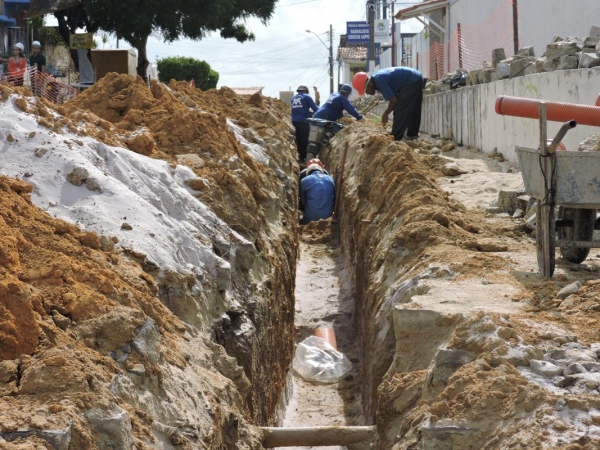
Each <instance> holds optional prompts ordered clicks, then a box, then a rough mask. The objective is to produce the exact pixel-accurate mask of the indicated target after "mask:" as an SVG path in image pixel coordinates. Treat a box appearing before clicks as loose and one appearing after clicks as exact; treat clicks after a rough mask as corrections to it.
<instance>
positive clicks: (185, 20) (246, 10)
mask: <svg viewBox="0 0 600 450" xmlns="http://www.w3.org/2000/svg"><path fill="white" fill-rule="evenodd" d="M82 1H83V5H84V7H85V11H86V13H87V15H88V18H89V20H88V22H89V24H90V25H92V26H95V27H96V29H97V28H102V29H103V30H106V31H109V32H112V33H115V34H116V35H117V37H118V38H120V39H124V40H126V41H127V42H129V43H130V44H131V45H132V46H133V47H134V48H136V49H137V51H138V65H137V73H138V75H140V76H141V77H143V78H146V71H147V68H148V65H149V61H148V57H147V52H146V44H147V42H148V37H149V36H150V35H151V34H152V33H156V34H158V35H160V36H162V37H163V38H164V39H165V41H167V42H173V41H175V40H177V39H179V38H182V37H185V38H189V39H193V40H201V39H202V38H204V37H206V35H207V34H208V33H210V32H213V31H218V32H220V35H221V37H223V38H226V39H236V40H237V41H239V42H245V41H247V40H254V34H253V33H252V32H251V31H249V30H248V29H247V28H246V27H245V25H244V23H243V21H244V20H246V19H248V18H249V17H257V18H259V19H261V21H262V23H263V24H265V25H266V24H267V22H268V20H269V19H270V18H271V16H272V15H273V11H274V9H275V4H276V3H277V0H170V1H169V2H164V0H127V1H123V0H82ZM88 31H89V30H88ZM94 31H95V30H94Z"/></svg>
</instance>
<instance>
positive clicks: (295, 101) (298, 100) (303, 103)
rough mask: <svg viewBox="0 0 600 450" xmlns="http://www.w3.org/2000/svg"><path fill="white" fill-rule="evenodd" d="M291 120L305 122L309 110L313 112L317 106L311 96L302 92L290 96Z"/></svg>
mask: <svg viewBox="0 0 600 450" xmlns="http://www.w3.org/2000/svg"><path fill="white" fill-rule="evenodd" d="M291 104H292V122H306V119H308V117H309V111H310V110H312V112H315V111H316V110H317V109H319V107H318V106H317V105H316V103H315V102H314V101H313V99H312V97H311V96H310V95H308V94H305V93H304V92H298V93H297V94H296V95H294V96H293V97H292V101H291Z"/></svg>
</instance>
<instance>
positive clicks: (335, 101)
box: [313, 84, 363, 121]
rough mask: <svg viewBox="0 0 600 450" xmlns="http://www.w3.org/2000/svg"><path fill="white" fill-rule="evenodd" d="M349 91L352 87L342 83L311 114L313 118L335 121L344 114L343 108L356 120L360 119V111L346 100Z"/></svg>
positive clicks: (350, 91)
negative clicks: (337, 90) (337, 89)
mask: <svg viewBox="0 0 600 450" xmlns="http://www.w3.org/2000/svg"><path fill="white" fill-rule="evenodd" d="M351 93H352V87H351V86H350V85H349V84H344V85H342V87H341V88H340V90H339V92H334V93H333V94H331V95H330V96H329V98H328V99H327V101H326V102H325V103H324V104H323V106H321V107H320V108H319V109H318V110H317V112H316V113H315V114H314V115H313V118H315V119H325V120H331V121H336V120H339V119H341V118H342V117H343V116H344V110H346V111H347V112H348V114H350V115H351V116H352V117H354V118H356V120H360V119H362V118H363V116H362V115H361V113H359V112H358V110H357V109H356V108H355V107H354V106H353V105H352V103H350V101H349V100H348V97H349V96H350V94H351Z"/></svg>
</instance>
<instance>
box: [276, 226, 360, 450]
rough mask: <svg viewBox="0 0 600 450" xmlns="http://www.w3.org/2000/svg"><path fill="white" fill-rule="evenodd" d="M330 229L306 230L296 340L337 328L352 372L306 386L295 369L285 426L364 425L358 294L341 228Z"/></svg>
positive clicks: (299, 267)
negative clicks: (343, 248)
mask: <svg viewBox="0 0 600 450" xmlns="http://www.w3.org/2000/svg"><path fill="white" fill-rule="evenodd" d="M324 224H326V225H325V227H323V226H320V229H319V230H318V231H317V232H312V230H311V231H309V232H306V231H304V232H302V231H301V233H303V236H301V239H300V241H301V242H300V252H299V254H300V256H299V260H298V264H297V268H296V290H295V297H296V307H295V320H294V322H295V323H294V324H295V329H296V334H295V341H296V344H298V343H299V342H301V341H303V340H304V339H305V338H307V337H309V336H311V335H313V334H314V331H315V329H316V328H317V327H321V326H324V327H330V328H332V329H333V330H334V331H335V336H336V340H337V345H338V351H340V352H342V353H343V354H344V355H345V356H346V357H347V358H348V359H349V360H350V361H351V362H352V370H351V371H350V372H349V373H348V374H347V375H345V376H344V378H343V379H342V380H341V381H339V382H336V383H331V384H323V383H315V382H309V381H306V380H304V379H303V378H302V377H300V376H299V375H298V374H297V373H295V372H294V370H293V368H290V371H289V373H288V383H287V393H286V394H287V395H286V398H287V405H286V408H285V412H284V418H283V422H282V426H283V427H309V426H356V425H363V419H362V414H361V412H362V402H361V394H360V392H361V379H360V373H361V357H360V351H359V347H358V342H357V339H356V331H355V328H354V298H353V289H352V286H351V281H350V276H349V272H348V268H347V265H346V262H345V260H344V256H343V254H342V252H341V249H340V242H339V224H335V223H332V222H331V221H327V222H325V223H324ZM313 233H314V234H313ZM315 237H316V239H315ZM287 448H297V449H301V448H312V447H287ZM319 448H323V449H329V450H341V449H346V448H358V447H355V446H354V445H353V446H351V447H345V446H344V447H340V446H329V447H319Z"/></svg>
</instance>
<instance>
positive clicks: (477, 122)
mask: <svg viewBox="0 0 600 450" xmlns="http://www.w3.org/2000/svg"><path fill="white" fill-rule="evenodd" d="M599 80H600V68H598V67H594V68H591V69H576V70H561V71H555V72H545V73H537V74H531V75H527V76H524V77H518V78H513V79H511V80H499V81H495V82H492V83H486V84H480V85H477V86H467V87H463V88H460V89H456V90H454V91H447V92H441V93H438V94H433V95H428V96H426V97H425V98H424V99H423V111H422V118H421V131H422V132H425V133H429V134H431V135H439V136H440V137H442V138H447V139H453V140H455V141H456V142H457V143H459V144H462V145H466V146H470V147H474V148H477V149H480V150H482V151H483V152H485V153H491V152H493V151H494V149H497V151H498V152H499V153H502V154H503V155H504V157H505V158H507V159H508V160H510V161H515V162H516V161H517V159H516V155H515V150H514V149H515V145H519V146H526V147H538V142H539V121H538V120H537V119H524V118H521V117H509V116H501V115H498V114H496V111H495V102H496V98H498V96H500V95H510V96H514V97H524V98H532V99H539V100H549V101H557V102H568V103H576V104H581V105H594V104H595V102H596V98H597V97H598V93H599V92H600V81H599ZM560 126H561V123H558V122H548V137H549V138H550V137H553V136H554V135H555V134H556V132H557V131H558V129H559V128H560ZM599 132H600V129H598V127H593V126H584V125H578V126H577V128H575V129H574V130H571V131H569V133H567V136H566V137H565V139H564V140H563V142H564V143H565V145H566V146H567V149H568V150H576V149H577V145H578V144H579V143H580V142H581V141H582V140H583V139H584V138H586V137H588V136H589V135H591V134H596V133H599Z"/></svg>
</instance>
